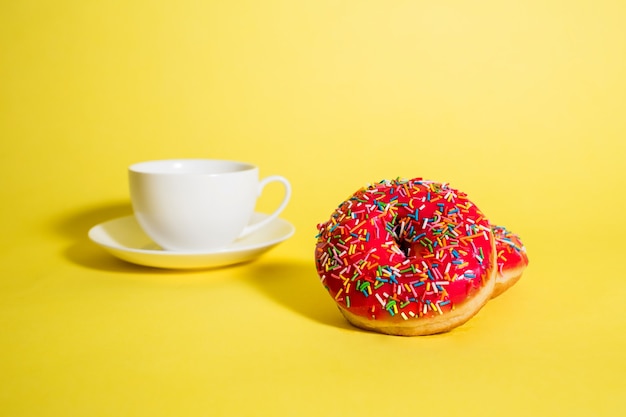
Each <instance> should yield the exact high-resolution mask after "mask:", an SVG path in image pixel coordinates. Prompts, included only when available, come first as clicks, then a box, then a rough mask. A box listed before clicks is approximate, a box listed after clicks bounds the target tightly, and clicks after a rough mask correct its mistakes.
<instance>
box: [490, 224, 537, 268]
mask: <svg viewBox="0 0 626 417" xmlns="http://www.w3.org/2000/svg"><path fill="white" fill-rule="evenodd" d="M492 231H493V236H494V238H495V239H496V252H497V253H498V272H499V273H503V272H506V271H508V270H512V269H517V268H520V267H522V268H524V267H526V266H527V265H528V255H527V254H526V248H525V247H524V244H523V243H522V240H521V239H520V237H519V236H518V235H516V234H515V233H512V232H511V231H510V230H507V229H506V228H505V227H503V226H493V227H492Z"/></svg>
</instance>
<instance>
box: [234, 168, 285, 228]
mask: <svg viewBox="0 0 626 417" xmlns="http://www.w3.org/2000/svg"><path fill="white" fill-rule="evenodd" d="M274 181H276V182H280V183H282V184H283V186H284V187H285V196H284V197H283V201H282V202H281V203H280V205H279V206H278V208H277V209H276V210H274V212H273V213H272V214H270V215H269V217H266V218H265V219H263V220H261V221H260V222H256V223H253V224H250V225H248V226H246V228H245V229H243V232H241V234H240V235H239V238H242V237H245V236H247V235H249V234H250V233H252V232H255V231H257V230H259V229H260V228H261V227H263V226H265V225H266V224H268V223H270V222H271V221H272V220H274V219H275V218H277V217H278V215H279V214H280V213H281V212H282V211H283V210H284V209H285V207H286V206H287V203H288V202H289V199H290V198H291V184H290V183H289V181H287V178H285V177H281V176H280V175H271V176H269V177H265V178H263V179H262V180H261V181H260V182H259V194H258V195H261V193H262V192H263V189H264V188H265V186H266V185H267V184H269V183H270V182H274Z"/></svg>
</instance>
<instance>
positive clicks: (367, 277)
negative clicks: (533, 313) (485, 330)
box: [315, 179, 494, 319]
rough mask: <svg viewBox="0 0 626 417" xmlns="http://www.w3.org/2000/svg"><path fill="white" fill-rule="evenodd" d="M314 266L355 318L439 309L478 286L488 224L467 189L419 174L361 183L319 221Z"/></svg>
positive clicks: (488, 243)
mask: <svg viewBox="0 0 626 417" xmlns="http://www.w3.org/2000/svg"><path fill="white" fill-rule="evenodd" d="M318 229H319V235H318V241H317V245H316V251H315V260H316V268H317V272H318V274H319V276H320V278H321V281H322V283H323V284H324V286H325V287H326V288H327V290H328V292H329V293H330V295H331V296H332V297H333V298H334V299H335V301H336V302H337V303H338V304H339V305H341V306H342V307H344V308H346V309H348V310H349V311H351V312H352V313H354V314H357V315H360V316H362V317H368V318H374V319H389V318H391V317H394V318H401V319H410V318H412V317H424V316H426V317H428V316H433V315H436V314H443V313H445V312H446V311H449V310H451V309H453V308H454V306H455V305H457V304H459V303H462V302H463V301H465V300H466V299H468V298H469V297H471V296H472V295H473V294H474V293H475V292H476V291H478V290H479V289H480V288H482V286H483V285H484V282H485V278H486V276H488V274H489V273H490V271H491V270H492V268H493V267H494V265H493V262H492V260H493V257H494V254H493V246H492V239H493V235H492V233H491V226H490V225H489V222H488V221H487V219H486V218H485V217H484V215H483V214H482V212H481V211H480V210H479V209H478V208H477V207H476V206H475V205H474V204H473V203H472V202H470V201H469V200H468V199H467V196H466V194H464V193H462V192H460V191H458V190H455V189H453V188H450V187H449V186H448V185H447V184H441V183H437V182H432V181H423V180H421V179H413V180H408V181H406V180H394V181H383V182H381V183H378V184H374V185H371V186H369V187H366V188H363V189H361V190H359V191H357V192H356V193H355V194H354V195H352V196H351V197H350V198H349V199H348V200H347V201H345V202H343V203H342V204H341V205H340V206H339V207H338V208H337V209H336V210H335V211H334V212H333V214H332V216H331V218H330V220H329V221H327V222H326V223H323V224H320V225H319V226H318Z"/></svg>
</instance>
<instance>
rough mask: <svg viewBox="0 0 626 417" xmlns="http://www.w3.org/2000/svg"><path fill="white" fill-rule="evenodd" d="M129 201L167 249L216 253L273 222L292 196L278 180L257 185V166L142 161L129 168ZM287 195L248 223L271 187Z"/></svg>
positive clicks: (207, 161) (286, 184) (286, 183)
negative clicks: (274, 184) (276, 185)
mask: <svg viewBox="0 0 626 417" xmlns="http://www.w3.org/2000/svg"><path fill="white" fill-rule="evenodd" d="M128 177H129V186H130V196H131V201H132V205H133V211H134V213H135V217H136V218H137V221H138V222H139V225H140V226H141V228H142V229H143V230H144V231H145V232H146V234H147V235H148V236H150V237H151V238H152V239H153V240H154V241H155V242H156V243H157V244H158V245H159V246H161V247H162V248H163V249H165V250H170V251H178V252H183V251H184V252H200V251H212V250H216V249H219V248H221V247H224V246H226V245H228V244H229V243H232V242H233V241H235V240H237V239H238V238H240V237H243V236H246V235H248V234H250V233H252V232H254V231H256V230H258V229H259V228H261V227H263V226H264V225H266V224H268V223H269V222H271V221H272V220H274V219H275V218H276V217H278V215H279V214H280V213H281V212H282V211H283V209H284V208H285V206H286V205H287V203H288V201H289V198H290V197H291V185H290V184H289V181H287V179H285V178H284V177H281V176H278V175H274V176H269V177H266V178H264V179H262V180H261V181H259V170H258V168H257V167H256V166H254V165H251V164H247V163H244V162H236V161H226V160H218V159H172V160H160V161H148V162H140V163H137V164H134V165H131V166H130V167H129V168H128ZM273 181H276V182H280V183H282V184H283V186H284V187H285V195H284V197H283V200H282V202H281V203H280V205H279V206H278V208H277V209H276V210H275V211H274V212H273V213H272V214H271V215H269V216H268V217H266V218H264V219H263V220H262V221H260V222H257V223H254V224H249V223H250V219H251V218H252V215H253V213H254V208H255V206H256V201H257V197H258V196H259V195H260V194H261V192H262V191H263V188H264V187H265V186H266V185H267V184H268V183H270V182H273Z"/></svg>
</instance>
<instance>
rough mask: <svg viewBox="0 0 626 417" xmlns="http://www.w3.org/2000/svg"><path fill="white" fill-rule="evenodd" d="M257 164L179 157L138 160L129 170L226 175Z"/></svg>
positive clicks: (151, 172) (150, 172) (166, 173)
mask: <svg viewBox="0 0 626 417" xmlns="http://www.w3.org/2000/svg"><path fill="white" fill-rule="evenodd" d="M256 169H257V167H256V165H253V164H250V163H248V162H242V161H235V160H229V159H205V158H177V159H155V160H150V161H142V162H136V163H134V164H132V165H130V166H129V167H128V171H129V172H133V173H138V174H148V175H182V174H184V175H207V176H212V175H225V174H237V173H242V172H247V171H253V170H256Z"/></svg>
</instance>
